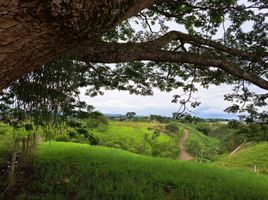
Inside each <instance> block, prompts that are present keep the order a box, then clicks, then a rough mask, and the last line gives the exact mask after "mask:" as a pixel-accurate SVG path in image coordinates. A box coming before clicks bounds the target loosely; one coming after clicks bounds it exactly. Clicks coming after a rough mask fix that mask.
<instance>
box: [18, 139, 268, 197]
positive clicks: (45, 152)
mask: <svg viewBox="0 0 268 200" xmlns="http://www.w3.org/2000/svg"><path fill="white" fill-rule="evenodd" d="M30 173H31V174H30V176H29V174H27V173H26V174H24V177H23V179H21V180H20V182H21V184H22V190H21V192H20V195H19V199H43V200H45V199H53V200H54V199H58V200H60V199H64V200H66V199H96V200H102V199H103V200H108V199H109V200H112V199H115V200H120V199H124V200H131V199H135V200H141V199H144V200H150V199H153V200H160V199H161V200H163V199H167V200H173V199H174V200H175V199H177V200H181V199H183V200H192V199H195V200H254V199H255V200H267V199H268V190H267V188H268V177H267V176H264V175H258V174H254V173H250V172H245V171H239V170H228V169H222V168H219V167H215V166H211V165H206V164H200V163H195V162H184V161H176V160H171V159H164V158H153V157H149V156H142V155H138V154H133V153H130V152H127V151H123V150H119V149H114V148H108V147H98V146H96V147H94V146H89V145H86V144H75V143H63V142H50V143H43V144H41V145H39V146H38V148H37V151H36V153H35V155H34V160H33V166H32V169H31V172H30Z"/></svg>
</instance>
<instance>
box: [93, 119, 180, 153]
mask: <svg viewBox="0 0 268 200" xmlns="http://www.w3.org/2000/svg"><path fill="white" fill-rule="evenodd" d="M89 131H90V132H91V133H93V134H94V135H95V136H96V137H97V138H98V139H99V141H100V143H99V145H102V146H108V147H115V148H120V149H124V150H127V151H130V152H134V153H139V154H144V155H154V156H159V157H169V158H176V157H177V155H178V153H179V152H178V147H177V141H178V139H179V136H180V132H176V133H167V131H166V129H165V124H160V123H158V122H132V121H125V122H119V121H110V122H109V125H107V126H100V127H99V128H96V129H89ZM155 131H157V132H158V133H157V134H158V135H157V137H155V136H154V133H155Z"/></svg>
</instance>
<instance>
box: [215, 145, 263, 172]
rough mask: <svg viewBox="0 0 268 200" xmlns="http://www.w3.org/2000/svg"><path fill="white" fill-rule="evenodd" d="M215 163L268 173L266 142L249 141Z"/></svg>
mask: <svg viewBox="0 0 268 200" xmlns="http://www.w3.org/2000/svg"><path fill="white" fill-rule="evenodd" d="M216 164H217V165H222V166H226V167H233V168H244V169H248V170H250V171H254V166H256V167H257V172H260V173H264V174H267V175H268V142H261V143H251V144H250V145H248V146H246V147H245V148H243V149H241V150H239V151H238V152H236V153H234V154H232V155H228V156H225V157H223V158H221V159H219V160H218V161H217V162H216Z"/></svg>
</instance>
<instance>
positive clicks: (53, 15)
mask: <svg viewBox="0 0 268 200" xmlns="http://www.w3.org/2000/svg"><path fill="white" fill-rule="evenodd" d="M151 3H152V0H132V1H130V0H129V1H126V0H47V1H43V0H28V1H26V0H8V1H6V0H0V36H1V37H0V90H1V89H3V88H6V87H7V86H9V85H10V84H11V83H12V82H14V81H15V80H17V79H19V78H21V77H22V76H23V75H25V74H27V73H28V72H30V71H31V70H32V69H34V68H36V67H38V66H40V65H42V64H45V63H47V62H48V61H50V60H52V59H55V58H57V57H60V56H62V55H64V54H66V53H67V52H68V51H70V50H73V49H75V48H76V47H78V46H79V45H80V44H82V43H83V42H84V41H90V40H91V41H95V40H96V38H100V37H101V36H102V35H103V33H105V32H107V31H108V30H110V29H111V28H113V27H115V26H116V25H117V24H118V23H120V22H121V21H122V20H125V19H127V18H129V17H131V16H133V15H135V14H136V13H137V12H139V11H140V10H141V9H143V8H145V7H146V6H148V5H150V4H151ZM93 38H94V40H93ZM78 53H79V52H78Z"/></svg>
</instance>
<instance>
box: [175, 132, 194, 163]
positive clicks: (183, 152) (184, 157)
mask: <svg viewBox="0 0 268 200" xmlns="http://www.w3.org/2000/svg"><path fill="white" fill-rule="evenodd" d="M188 137H189V131H188V130H187V129H184V133H183V136H182V138H181V139H180V141H179V144H178V147H179V149H180V154H179V156H178V158H177V159H178V160H193V159H194V157H192V156H191V155H190V154H189V153H188V152H187V151H186V149H185V147H184V142H185V141H186V140H187V138H188Z"/></svg>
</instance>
